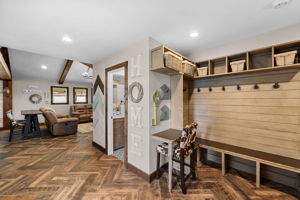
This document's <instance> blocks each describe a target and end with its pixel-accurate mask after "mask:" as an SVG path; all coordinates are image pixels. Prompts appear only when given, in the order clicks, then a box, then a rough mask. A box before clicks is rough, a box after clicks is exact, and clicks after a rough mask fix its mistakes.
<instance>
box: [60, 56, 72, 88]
mask: <svg viewBox="0 0 300 200" xmlns="http://www.w3.org/2000/svg"><path fill="white" fill-rule="evenodd" d="M72 64H73V60H67V62H66V65H65V68H64V70H63V71H62V73H61V75H60V78H59V81H58V83H59V84H63V83H64V82H65V80H66V77H67V75H68V72H69V70H70V69H71V66H72Z"/></svg>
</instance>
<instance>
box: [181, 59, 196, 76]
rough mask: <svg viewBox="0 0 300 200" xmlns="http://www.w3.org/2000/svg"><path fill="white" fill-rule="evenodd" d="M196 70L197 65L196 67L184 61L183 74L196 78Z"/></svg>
mask: <svg viewBox="0 0 300 200" xmlns="http://www.w3.org/2000/svg"><path fill="white" fill-rule="evenodd" d="M195 69H196V65H194V64H193V63H191V62H189V61H187V60H184V61H182V72H183V73H185V74H187V75H190V76H194V74H195Z"/></svg>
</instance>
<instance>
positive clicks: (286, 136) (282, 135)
mask: <svg viewBox="0 0 300 200" xmlns="http://www.w3.org/2000/svg"><path fill="white" fill-rule="evenodd" d="M275 82H279V85H280V87H279V88H278V89H274V88H273V87H272V86H273V84H274V83H275ZM256 83H257V84H258V86H259V89H257V90H255V89H254V88H253V86H254V84H256ZM237 85H240V87H241V90H237ZM222 86H225V89H226V90H225V91H222ZM190 87H191V88H190V98H189V108H188V109H189V121H190V122H191V121H196V122H198V123H199V128H198V130H199V133H198V134H199V136H201V137H202V138H205V139H209V140H213V141H217V142H223V143H227V144H231V145H236V146H240V147H245V148H250V149H255V150H259V151H264V152H268V153H272V154H277V155H281V156H286V157H291V158H296V159H300V72H299V71H298V70H284V71H274V72H268V73H259V74H257V73H255V74H247V75H246V74H245V75H239V76H224V77H216V78H209V79H200V80H196V81H192V82H190ZM209 87H211V88H212V91H211V92H209ZM198 88H200V92H198ZM210 156H211V157H216V156H217V154H214V153H212V154H211V155H210ZM216 160H217V159H216ZM246 163H247V162H246ZM248 164H249V163H248ZM243 165H245V163H244V164H243ZM243 168H244V167H242V169H243ZM249 168H251V163H250V164H249ZM246 171H249V170H246ZM271 171H272V170H271ZM249 172H251V170H250V171H249ZM268 173H269V172H268ZM274 173H275V174H276V173H277V175H279V174H280V175H281V176H282V174H283V175H284V176H286V180H284V179H283V178H282V180H279V181H278V182H280V181H281V182H282V183H285V184H288V185H290V186H295V185H296V175H295V174H294V173H290V172H286V171H284V172H282V171H280V172H278V170H277V171H276V170H275V172H274V170H273V172H271V175H270V173H269V175H268V176H272V177H275V179H280V178H278V176H274ZM289 177H290V178H292V179H289V180H288V178H289ZM273 179H274V178H273ZM291 180H292V181H291Z"/></svg>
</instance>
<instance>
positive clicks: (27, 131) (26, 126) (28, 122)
mask: <svg viewBox="0 0 300 200" xmlns="http://www.w3.org/2000/svg"><path fill="white" fill-rule="evenodd" d="M30 127H31V121H30V116H29V115H25V129H24V132H23V139H27V137H28V133H29V129H30Z"/></svg>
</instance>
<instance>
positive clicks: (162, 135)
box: [152, 129, 182, 192]
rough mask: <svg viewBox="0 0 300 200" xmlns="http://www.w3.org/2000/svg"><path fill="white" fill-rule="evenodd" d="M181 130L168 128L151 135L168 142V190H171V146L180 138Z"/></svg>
mask: <svg viewBox="0 0 300 200" xmlns="http://www.w3.org/2000/svg"><path fill="white" fill-rule="evenodd" d="M181 132H182V131H181V130H176V129H168V130H165V131H162V132H159V133H155V134H153V135H152V138H153V139H156V140H159V141H161V142H166V143H168V161H169V172H168V173H169V174H168V176H169V178H168V188H169V191H170V192H171V190H172V170H173V161H172V158H173V148H174V143H175V142H177V141H178V140H179V139H180V136H181Z"/></svg>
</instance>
